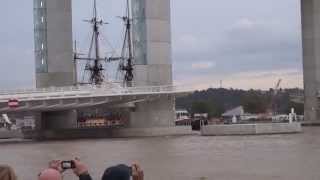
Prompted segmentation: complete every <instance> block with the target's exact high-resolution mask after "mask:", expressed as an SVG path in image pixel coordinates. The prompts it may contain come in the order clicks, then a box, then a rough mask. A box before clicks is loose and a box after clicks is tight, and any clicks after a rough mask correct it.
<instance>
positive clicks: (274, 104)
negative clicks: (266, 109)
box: [270, 79, 282, 115]
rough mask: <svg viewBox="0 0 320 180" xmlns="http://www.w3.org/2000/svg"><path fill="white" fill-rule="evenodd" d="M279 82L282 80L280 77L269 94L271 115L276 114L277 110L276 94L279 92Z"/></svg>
mask: <svg viewBox="0 0 320 180" xmlns="http://www.w3.org/2000/svg"><path fill="white" fill-rule="evenodd" d="M281 82H282V79H279V80H278V81H277V83H276V85H275V87H274V89H273V94H271V104H270V106H271V108H270V109H271V112H272V114H273V115H276V114H277V112H278V106H277V102H276V100H277V95H278V93H279V90H280V85H281Z"/></svg>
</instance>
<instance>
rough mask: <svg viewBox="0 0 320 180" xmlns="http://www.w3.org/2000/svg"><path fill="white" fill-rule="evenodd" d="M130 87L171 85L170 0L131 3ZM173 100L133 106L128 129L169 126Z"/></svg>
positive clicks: (151, 101) (172, 121) (135, 1)
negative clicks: (132, 50) (132, 51)
mask: <svg viewBox="0 0 320 180" xmlns="http://www.w3.org/2000/svg"><path fill="white" fill-rule="evenodd" d="M132 15H133V39H134V40H133V42H134V47H135V69H134V78H135V79H134V84H135V85H136V86H163V85H164V86H165V85H172V60H171V21H170V18H171V17H170V0H133V1H132ZM174 118H175V98H174V97H173V96H169V97H168V96H166V97H162V96H161V97H159V99H152V100H148V101H145V102H141V103H136V108H135V110H134V112H132V113H131V117H130V128H156V127H172V126H173V125H174Z"/></svg>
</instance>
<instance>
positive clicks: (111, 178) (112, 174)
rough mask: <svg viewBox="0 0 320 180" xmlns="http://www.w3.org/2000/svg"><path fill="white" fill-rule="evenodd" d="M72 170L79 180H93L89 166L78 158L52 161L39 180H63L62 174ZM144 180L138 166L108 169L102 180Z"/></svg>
mask: <svg viewBox="0 0 320 180" xmlns="http://www.w3.org/2000/svg"><path fill="white" fill-rule="evenodd" d="M68 169H72V170H73V173H74V174H75V175H77V176H78V177H79V180H92V178H91V176H90V174H89V171H88V168H87V166H86V165H85V164H84V163H83V162H81V161H80V160H79V159H78V158H76V159H75V160H72V161H60V160H56V161H51V162H50V163H49V168H48V169H45V170H43V171H42V172H41V173H40V174H39V178H38V180H62V173H63V172H64V171H65V170H68ZM130 177H132V180H144V173H143V171H142V169H141V168H140V166H139V165H138V164H133V165H132V166H131V167H129V166H127V165H117V166H113V167H110V168H107V169H106V170H105V172H104V174H103V176H102V178H101V179H102V180H130Z"/></svg>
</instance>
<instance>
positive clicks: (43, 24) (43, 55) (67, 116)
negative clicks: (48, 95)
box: [34, 0, 77, 129]
mask: <svg viewBox="0 0 320 180" xmlns="http://www.w3.org/2000/svg"><path fill="white" fill-rule="evenodd" d="M34 31H35V33H34V34H35V35H34V36H35V65H36V87H37V88H46V87H59V86H72V85H74V83H75V70H74V63H73V47H72V46H73V43H72V0H34ZM38 117H39V118H37V121H42V122H38V123H37V124H41V127H38V128H45V129H51V128H53V129H64V128H73V127H75V125H76V122H77V113H76V112H75V111H61V112H42V113H41V114H40V115H38Z"/></svg>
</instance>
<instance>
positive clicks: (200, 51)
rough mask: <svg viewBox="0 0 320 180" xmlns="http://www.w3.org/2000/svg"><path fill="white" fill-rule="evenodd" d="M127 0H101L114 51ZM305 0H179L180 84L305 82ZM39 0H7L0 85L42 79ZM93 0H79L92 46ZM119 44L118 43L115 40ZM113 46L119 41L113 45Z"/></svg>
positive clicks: (176, 52) (2, 11)
mask: <svg viewBox="0 0 320 180" xmlns="http://www.w3.org/2000/svg"><path fill="white" fill-rule="evenodd" d="M122 1H123V0H98V4H99V11H100V15H101V17H102V18H103V19H104V20H106V21H108V22H109V23H110V24H109V25H107V26H106V27H104V28H103V34H104V36H105V37H104V43H105V48H106V49H107V52H108V53H110V52H111V51H113V50H116V49H119V47H120V44H121V41H120V39H121V35H122V26H121V21H119V20H118V19H117V18H115V16H118V15H122V13H123V8H124V3H123V2H122ZM299 2H300V1H299V0H281V1H279V0H241V1H240V0H172V3H171V4H172V10H171V12H172V40H173V47H172V51H173V55H172V59H173V65H174V66H173V69H174V80H175V83H176V84H188V85H190V84H191V85H194V86H196V87H198V88H206V87H218V86H220V81H222V86H223V87H226V88H229V87H233V88H242V89H250V88H255V89H259V88H260V89H268V88H270V87H273V86H274V84H275V83H276V81H277V80H278V79H279V78H282V79H283V84H282V87H302V84H303V80H302V49H301V22H300V3H299ZM32 3H33V1H32V0H20V1H19V2H18V1H12V0H2V1H1V6H0V17H1V28H0V89H8V88H22V87H33V86H34V56H33V47H34V45H33V4H32ZM91 4H92V3H91V1H90V0H74V2H73V10H74V16H73V27H74V38H75V39H77V40H78V41H79V42H80V45H79V46H80V49H81V50H82V51H85V49H86V48H87V46H86V45H87V44H88V43H89V29H88V28H87V25H86V24H85V23H83V22H82V20H83V19H88V18H89V17H90V15H91ZM110 44H111V45H110ZM111 46H112V47H111Z"/></svg>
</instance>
